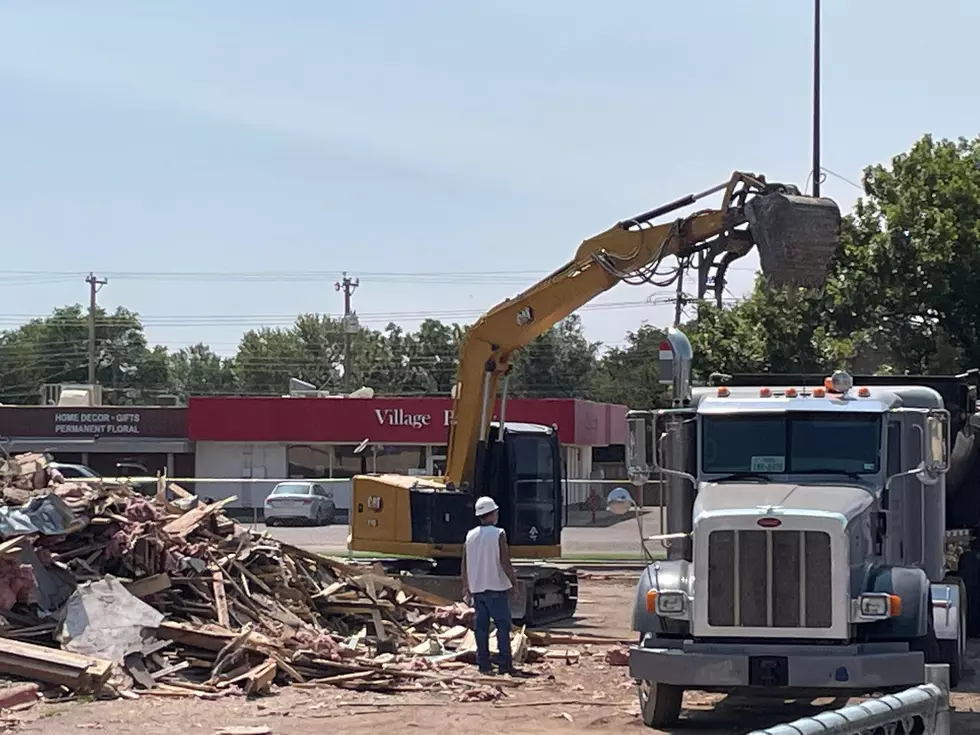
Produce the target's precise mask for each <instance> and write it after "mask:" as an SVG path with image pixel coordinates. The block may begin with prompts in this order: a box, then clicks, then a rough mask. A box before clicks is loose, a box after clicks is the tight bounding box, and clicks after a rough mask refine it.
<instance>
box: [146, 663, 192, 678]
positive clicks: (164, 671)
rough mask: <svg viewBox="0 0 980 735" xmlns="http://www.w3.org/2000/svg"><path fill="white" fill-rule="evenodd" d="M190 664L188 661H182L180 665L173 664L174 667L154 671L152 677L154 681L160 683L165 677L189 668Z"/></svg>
mask: <svg viewBox="0 0 980 735" xmlns="http://www.w3.org/2000/svg"><path fill="white" fill-rule="evenodd" d="M189 667H190V664H189V663H188V662H187V661H181V662H180V663H176V664H173V665H172V666H167V667H166V668H163V669H160V670H159V671H154V672H153V673H152V674H150V676H152V677H153V680H154V681H158V680H160V679H162V678H163V677H165V676H170V675H171V674H176V673H177V672H178V671H183V670H184V669H186V668H189Z"/></svg>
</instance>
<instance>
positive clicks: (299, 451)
mask: <svg viewBox="0 0 980 735" xmlns="http://www.w3.org/2000/svg"><path fill="white" fill-rule="evenodd" d="M331 449H332V447H331V446H330V445H329V444H291V445H289V446H287V447H286V466H287V472H288V474H289V477H295V478H300V477H307V478H313V477H317V478H323V477H330V458H331V455H332V452H331Z"/></svg>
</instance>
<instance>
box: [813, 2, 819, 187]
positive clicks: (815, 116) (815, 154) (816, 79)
mask: <svg viewBox="0 0 980 735" xmlns="http://www.w3.org/2000/svg"><path fill="white" fill-rule="evenodd" d="M813 196H815V197H818V196H820V0H813Z"/></svg>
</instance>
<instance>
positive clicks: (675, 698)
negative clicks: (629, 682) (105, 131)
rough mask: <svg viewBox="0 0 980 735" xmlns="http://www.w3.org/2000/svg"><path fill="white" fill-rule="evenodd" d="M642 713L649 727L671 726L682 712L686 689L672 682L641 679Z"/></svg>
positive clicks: (645, 723) (644, 721) (644, 722)
mask: <svg viewBox="0 0 980 735" xmlns="http://www.w3.org/2000/svg"><path fill="white" fill-rule="evenodd" d="M639 694H640V715H641V716H642V717H643V724H644V725H646V726H647V727H670V726H671V725H674V724H676V723H677V718H678V717H680V714H681V702H682V701H683V699H684V690H683V689H681V688H680V687H678V686H673V685H671V684H660V683H658V682H655V681H641V682H640V686H639Z"/></svg>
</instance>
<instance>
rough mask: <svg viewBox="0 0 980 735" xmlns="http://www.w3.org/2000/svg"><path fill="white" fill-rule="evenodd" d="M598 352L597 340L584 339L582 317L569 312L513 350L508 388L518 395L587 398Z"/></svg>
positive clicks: (593, 381) (591, 385) (594, 377)
mask: <svg viewBox="0 0 980 735" xmlns="http://www.w3.org/2000/svg"><path fill="white" fill-rule="evenodd" d="M598 354H599V343H598V342H590V341H589V340H588V339H586V337H585V333H584V332H583V330H582V318H581V317H580V316H579V315H578V314H572V315H571V316H570V317H568V318H566V319H563V320H562V321H561V322H559V323H558V324H556V325H555V326H554V327H552V328H551V329H549V330H548V331H547V332H545V333H544V334H542V335H541V336H540V337H538V338H537V339H535V340H534V341H533V342H531V343H530V344H529V345H527V346H526V347H525V348H524V349H523V350H520V351H519V352H518V353H517V355H516V357H515V358H514V361H513V366H514V367H513V372H512V375H511V380H510V388H509V389H510V390H511V391H512V392H513V394H514V395H520V396H542V395H544V396H548V397H553V398H588V397H590V396H591V395H592V394H593V392H594V390H595V387H596V380H597V377H598V374H597V367H598V365H597V357H598Z"/></svg>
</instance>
